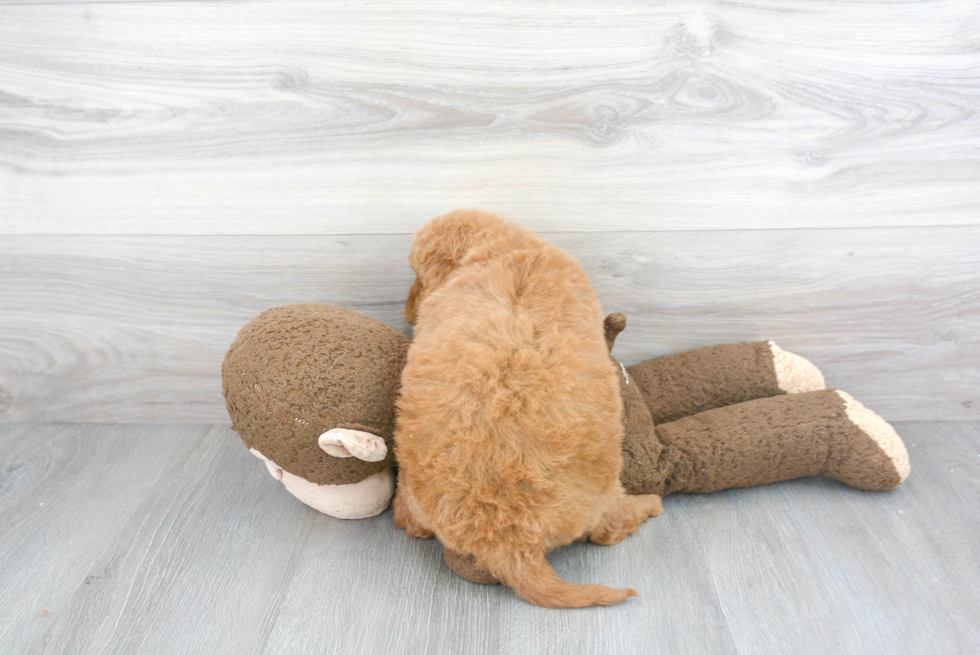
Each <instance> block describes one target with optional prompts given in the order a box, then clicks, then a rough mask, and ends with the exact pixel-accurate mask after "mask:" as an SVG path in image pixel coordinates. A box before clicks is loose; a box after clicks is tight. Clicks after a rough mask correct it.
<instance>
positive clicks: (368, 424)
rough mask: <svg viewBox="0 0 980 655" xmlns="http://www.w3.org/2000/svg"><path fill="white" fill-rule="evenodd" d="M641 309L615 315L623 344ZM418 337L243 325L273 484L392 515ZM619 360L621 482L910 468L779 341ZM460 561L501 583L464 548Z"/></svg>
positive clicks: (867, 485)
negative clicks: (409, 367)
mask: <svg viewBox="0 0 980 655" xmlns="http://www.w3.org/2000/svg"><path fill="white" fill-rule="evenodd" d="M625 326H626V317H625V316H623V315H622V314H611V315H610V316H608V317H607V318H606V321H605V328H606V341H607V344H608V345H609V347H610V349H612V345H613V342H614V340H615V338H616V335H618V334H619V332H621V331H622V330H623V328H624V327H625ZM408 346H409V339H408V337H406V336H405V335H403V334H401V333H400V332H398V331H396V330H394V329H393V328H390V327H388V326H386V325H384V324H383V323H381V322H379V321H376V320H374V319H372V318H369V317H367V316H363V315H361V314H358V313H356V312H352V311H349V310H346V309H341V308H339V307H332V306H329V305H290V306H287V307H280V308H277V309H272V310H269V311H266V312H263V313H262V314H260V315H259V316H258V317H257V318H255V319H254V320H253V321H252V322H250V323H249V324H248V325H246V326H245V327H244V328H242V330H241V332H239V334H238V338H237V339H236V340H235V342H234V343H233V344H232V346H231V348H230V349H229V351H228V354H227V355H226V357H225V361H224V364H223V365H222V369H221V372H222V379H223V385H222V387H223V394H224V396H225V400H226V403H227V406H228V413H229V415H230V416H231V419H232V427H233V428H234V429H235V430H236V431H237V432H238V433H239V435H240V436H241V438H242V440H243V441H244V442H245V445H246V446H248V448H249V449H250V450H251V451H252V453H253V454H255V455H256V456H257V457H259V458H260V459H262V460H263V461H264V463H265V465H266V467H267V468H268V470H269V472H270V473H271V474H272V476H273V477H274V478H276V479H277V480H280V481H281V482H282V483H283V485H284V486H285V487H286V489H287V490H288V491H289V492H290V493H292V494H293V495H294V496H296V497H297V498H299V500H301V501H303V502H304V503H306V504H307V505H310V506H311V507H313V508H314V509H317V510H319V511H321V512H324V513H326V514H329V515H331V516H337V517H339V518H364V517H368V516H374V515H376V514H379V513H381V512H383V511H384V510H385V509H386V508H387V507H388V503H389V502H390V500H391V495H392V493H393V490H394V482H393V480H394V476H393V471H392V468H393V466H394V464H395V462H394V457H393V451H392V431H393V428H394V411H395V399H396V397H397V394H398V381H399V376H400V374H401V371H402V368H403V367H404V364H405V355H406V353H407V351H408ZM617 366H618V367H619V368H620V371H621V376H620V389H621V391H622V397H623V422H624V433H625V436H624V439H623V470H622V473H621V479H622V482H623V486H624V487H625V488H626V490H627V492H629V493H634V494H650V493H654V494H659V495H661V496H666V495H667V494H670V493H675V492H685V493H697V492H709V491H718V490H721V489H730V488H734V487H748V486H754V485H761V484H767V483H769V482H776V481H780V480H789V479H792V478H798V477H803V476H807V475H817V474H821V473H822V474H824V475H828V476H830V477H832V478H834V479H836V480H840V481H841V482H844V483H845V484H848V485H850V486H852V487H857V488H859V489H868V490H874V491H880V490H885V489H890V488H892V487H894V486H896V485H898V484H900V483H901V482H902V481H903V480H905V478H906V477H907V476H908V474H909V460H908V453H907V452H906V450H905V445H904V444H903V443H902V440H901V438H900V437H899V436H898V435H897V434H896V433H895V430H894V429H893V428H892V427H891V425H889V424H888V423H886V422H885V421H884V420H883V419H882V418H881V417H879V416H878V415H877V414H875V413H874V412H872V411H871V410H868V409H866V408H865V407H864V406H862V405H861V404H860V403H859V402H857V401H856V400H854V399H853V398H851V397H850V396H849V395H847V394H846V393H844V392H841V391H832V390H827V389H825V388H824V380H823V376H822V375H821V374H820V371H819V370H818V369H817V368H816V367H815V366H814V365H813V364H811V363H810V362H808V361H807V360H805V359H803V358H802V357H799V356H798V355H794V354H792V353H789V352H786V351H784V350H782V349H781V348H779V346H777V345H776V344H775V343H773V342H771V341H761V342H755V343H740V344H731V345H720V346H711V347H709V348H702V349H699V350H693V351H690V352H686V353H680V354H677V355H670V356H667V357H661V358H660V359H654V360H650V361H647V362H642V363H640V364H635V365H633V366H629V367H623V366H622V365H621V364H619V363H618V362H617ZM445 557H446V561H447V563H448V564H449V566H450V567H451V568H452V569H453V570H454V571H456V572H457V573H459V574H460V575H462V576H463V577H465V578H467V579H469V580H473V581H474V582H484V583H491V582H495V581H494V580H493V578H492V577H490V576H489V575H488V574H486V572H484V571H480V570H478V569H477V568H476V567H475V566H474V565H473V561H472V560H470V559H469V558H467V557H466V555H465V554H461V553H455V552H452V551H447V552H446V553H445Z"/></svg>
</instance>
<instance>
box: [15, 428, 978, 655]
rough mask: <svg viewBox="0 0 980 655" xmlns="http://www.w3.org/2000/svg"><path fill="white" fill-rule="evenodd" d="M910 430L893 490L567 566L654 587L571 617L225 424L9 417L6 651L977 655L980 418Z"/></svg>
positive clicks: (799, 484) (807, 492)
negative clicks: (360, 512) (316, 493)
mask: <svg viewBox="0 0 980 655" xmlns="http://www.w3.org/2000/svg"><path fill="white" fill-rule="evenodd" d="M898 430H899V432H900V433H901V434H903V435H904V437H905V439H906V443H907V445H908V447H909V452H910V455H911V460H912V475H911V477H910V478H909V479H908V480H907V481H906V482H905V483H904V484H903V485H902V486H901V487H899V488H897V489H895V490H892V491H890V492H884V493H870V492H860V491H856V490H853V489H850V488H848V487H845V486H844V485H841V484H839V483H836V482H834V481H831V480H828V479H824V478H820V477H816V478H808V479H802V480H795V481H790V482H786V483H778V484H773V485H768V486H765V487H757V488H750V489H741V490H733V491H728V492H719V493H714V494H700V495H680V494H679V495H675V496H670V497H668V498H667V499H666V500H665V503H664V509H665V513H664V515H663V516H661V517H658V518H654V519H651V520H649V521H648V522H646V523H645V524H644V525H643V526H642V527H641V528H640V530H639V531H638V532H637V533H636V534H634V535H632V536H631V537H629V538H628V539H626V540H625V541H624V542H623V543H621V544H619V545H617V546H614V547H600V546H594V545H586V544H576V545H574V546H572V547H569V548H565V549H560V550H558V551H556V552H555V553H554V554H553V555H552V558H551V559H552V561H553V563H554V565H555V568H556V569H557V570H558V571H559V573H560V574H561V575H563V576H564V577H566V578H568V579H571V580H578V581H601V582H605V583H609V584H619V585H626V584H628V585H630V586H633V587H635V588H636V589H637V590H638V591H639V592H640V593H641V594H642V597H641V598H639V599H630V600H629V601H627V602H626V603H623V604H622V605H619V606H616V607H612V608H591V609H588V610H560V611H559V610H545V609H541V608H536V607H533V606H531V605H528V604H527V603H525V602H524V601H521V600H519V599H518V598H516V596H515V595H514V594H513V593H512V592H511V591H510V590H509V589H506V588H502V587H498V586H494V587H487V586H480V585H473V584H470V583H468V582H465V581H463V580H462V579H460V578H458V577H456V576H455V575H454V574H452V573H451V572H450V571H449V570H448V568H447V567H446V566H445V564H444V563H443V562H442V559H441V550H440V547H439V545H438V544H437V543H435V542H433V541H431V540H419V539H410V538H408V537H406V536H405V535H404V533H402V532H400V531H397V530H396V529H395V528H394V526H393V524H392V522H391V517H390V513H388V512H386V513H384V514H382V515H381V516H378V517H374V518H372V519H365V520H358V521H341V520H337V519H332V518H330V517H326V516H324V515H321V514H318V513H316V512H314V511H313V510H310V509H309V508H307V507H305V506H303V505H301V504H300V503H299V502H298V501H296V500H295V499H293V498H292V497H291V496H289V495H288V494H287V493H286V492H285V490H283V489H282V488H281V487H280V486H279V485H278V484H277V483H276V482H274V481H273V480H272V479H271V478H270V477H269V476H268V475H267V473H266V472H265V470H264V467H262V465H261V464H260V463H259V462H257V461H254V459H253V458H252V457H251V456H250V455H249V454H248V453H247V451H246V450H245V448H244V446H242V444H241V443H240V441H239V440H238V438H237V436H236V435H235V434H234V433H232V432H231V431H230V430H229V429H228V428H226V427H223V426H216V427H208V426H201V425H183V426H174V425H171V426H163V425H155V426H145V425H144V426H138V425H136V426H134V425H130V426H98V427H93V426H79V425H65V426H54V425H39V426H33V425H9V424H8V425H0V518H2V520H3V525H4V527H5V530H3V531H0V563H2V564H3V566H0V585H2V588H3V589H4V594H2V595H0V612H2V613H3V616H4V618H5V621H4V622H2V623H0V643H3V645H4V650H5V652H17V653H43V652H78V653H96V652H99V653H102V652H108V653H124V652H160V651H166V652H168V653H169V652H172V653H196V652H209V653H235V654H238V653H287V652H290V653H295V652H331V653H376V652H391V653H413V654H425V653H447V652H465V653H473V654H474V655H477V654H482V653H528V654H531V653H555V652H606V653H612V654H624V653H690V652H718V653H812V652H835V653H836V652H840V653H862V654H864V653H872V654H874V653H894V652H909V653H932V652H937V653H970V652H975V651H976V650H977V649H978V648H980V599H978V597H977V595H976V593H975V589H976V587H977V586H978V585H980V565H978V563H977V560H976V557H975V549H976V544H977V543H978V542H980V521H978V520H977V517H976V512H975V508H976V506H977V503H978V502H980V423H902V424H899V425H898ZM161 444H166V447H165V448H160V445H161ZM40 502H44V503H45V504H44V505H43V506H39V505H38V503H40ZM88 509H91V510H92V511H91V512H88V511H87V510H88ZM7 528H12V529H7ZM41 609H47V610H48V611H49V612H50V613H49V614H48V615H46V616H43V615H41V614H40V610H41Z"/></svg>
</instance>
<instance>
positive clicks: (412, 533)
mask: <svg viewBox="0 0 980 655" xmlns="http://www.w3.org/2000/svg"><path fill="white" fill-rule="evenodd" d="M406 496H407V494H406V493H405V489H404V487H402V485H398V489H397V491H395V499H394V500H393V501H392V503H391V506H392V515H393V516H394V519H395V527H396V528H398V529H399V530H404V531H405V534H407V535H408V536H409V537H418V538H420V539H430V538H431V537H432V530H429V529H428V528H426V527H424V526H423V525H422V524H421V523H420V522H419V521H418V519H416V518H415V515H414V514H413V513H412V508H411V505H410V503H409V501H408V498H407V497H406Z"/></svg>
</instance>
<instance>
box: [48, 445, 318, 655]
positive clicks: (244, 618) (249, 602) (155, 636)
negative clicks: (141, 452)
mask: <svg viewBox="0 0 980 655" xmlns="http://www.w3.org/2000/svg"><path fill="white" fill-rule="evenodd" d="M169 429H171V430H172V429H173V428H169ZM177 429H179V428H177ZM125 430H126V428H119V431H121V432H123V433H125ZM166 437H167V434H166V433H165V431H164V430H162V429H161V430H160V434H159V435H158V437H157V439H155V440H154V441H155V442H156V443H158V444H159V443H160V442H163V443H166V441H165V439H166ZM255 464H256V461H255V460H254V458H253V457H252V456H251V455H250V454H249V453H248V451H247V450H245V448H244V447H243V446H242V444H241V441H240V440H239V439H238V437H237V435H235V434H234V433H233V432H231V431H230V430H228V429H227V428H225V427H215V428H212V429H211V430H209V431H208V433H207V436H206V438H205V439H203V440H199V441H198V442H197V444H196V447H195V448H193V449H191V450H189V451H188V452H186V453H184V454H183V456H182V457H180V458H179V459H175V460H174V461H173V462H171V464H170V466H168V468H167V471H166V473H165V475H164V476H163V479H162V480H161V481H160V483H159V484H158V485H157V486H156V488H155V490H154V493H153V494H151V495H149V496H147V497H146V498H145V499H144V500H143V502H142V503H141V505H140V507H139V510H138V511H137V512H136V513H134V514H133V516H132V517H130V518H129V520H127V521H124V522H122V521H121V522H120V524H119V526H118V529H117V531H116V532H115V534H114V535H112V537H111V540H110V541H109V543H108V544H107V547H106V549H105V550H106V552H105V554H104V555H103V556H102V557H101V558H100V559H99V560H98V561H96V562H94V563H93V569H94V570H96V571H105V572H106V573H107V575H105V579H104V580H98V582H97V583H94V584H91V585H80V586H77V587H76V588H75V590H74V593H73V594H72V595H71V597H70V598H69V599H68V600H67V602H66V603H65V605H64V607H63V608H62V610H61V612H62V614H63V615H64V617H63V619H62V620H61V621H58V622H57V623H55V624H54V626H53V627H52V629H51V630H49V631H47V632H45V633H44V634H43V635H42V637H41V638H40V639H39V640H38V642H37V644H36V647H37V650H38V651H39V652H52V653H57V652H65V650H66V649H72V650H81V651H84V652H110V653H143V652H147V653H148V652H167V653H202V652H207V653H249V652H261V651H262V648H263V644H264V642H265V640H266V639H267V637H268V631H269V630H270V628H271V627H272V625H273V622H274V618H275V613H276V611H277V610H278V607H279V603H280V599H281V596H282V595H283V593H284V591H285V589H286V588H287V587H288V584H289V581H290V578H291V576H292V574H293V571H294V569H295V565H296V556H297V554H298V553H299V552H300V551H301V550H302V548H303V545H304V543H305V541H306V535H307V534H308V532H309V530H310V521H309V518H310V514H311V513H313V511H312V510H309V508H307V507H305V506H303V505H300V504H299V503H296V502H295V501H294V499H292V497H289V496H288V495H286V494H283V493H279V494H277V493H275V491H279V490H278V489H275V487H273V486H272V485H270V484H269V482H270V481H271V478H269V477H268V474H267V473H264V472H263V471H261V470H260V467H256V466H255ZM270 487H272V488H270ZM100 577H102V576H100ZM175 626H179V629H177V630H175Z"/></svg>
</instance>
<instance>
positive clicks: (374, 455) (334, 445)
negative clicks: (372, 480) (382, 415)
mask: <svg viewBox="0 0 980 655" xmlns="http://www.w3.org/2000/svg"><path fill="white" fill-rule="evenodd" d="M317 443H318V444H319V445H320V448H321V449H322V450H323V452H325V453H326V454H328V455H330V456H332V457H356V458H357V459H360V460H363V461H365V462H380V461H381V460H383V459H384V458H385V456H386V455H387V454H388V446H387V445H385V440H384V439H382V438H381V437H379V436H378V435H376V434H371V433H370V432H363V431H361V430H348V429H347V428H333V429H332V430H327V431H326V432H324V433H323V434H321V435H320V438H319V439H317Z"/></svg>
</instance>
